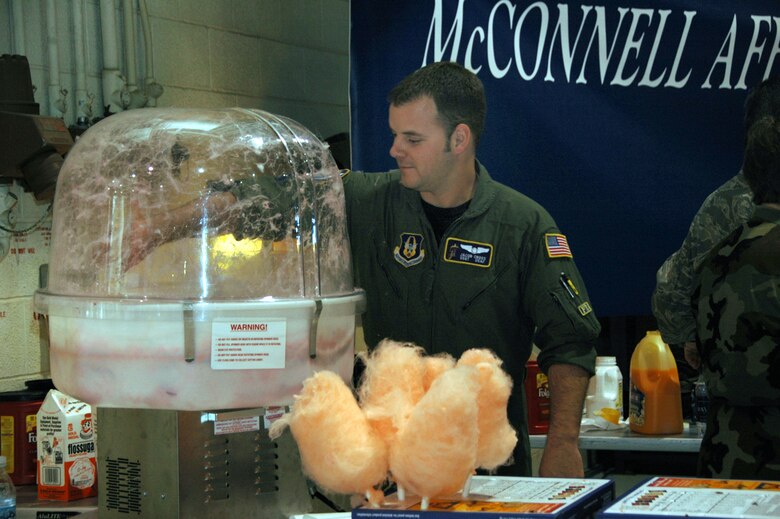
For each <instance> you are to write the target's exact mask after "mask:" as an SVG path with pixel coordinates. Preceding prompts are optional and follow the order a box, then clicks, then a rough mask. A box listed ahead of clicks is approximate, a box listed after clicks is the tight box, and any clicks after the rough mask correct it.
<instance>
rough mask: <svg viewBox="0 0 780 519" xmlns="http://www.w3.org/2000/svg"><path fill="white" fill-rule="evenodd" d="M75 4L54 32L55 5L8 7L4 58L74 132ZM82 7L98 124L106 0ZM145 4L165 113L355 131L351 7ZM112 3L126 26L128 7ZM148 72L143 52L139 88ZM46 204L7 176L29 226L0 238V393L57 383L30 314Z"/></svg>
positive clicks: (217, 1) (61, 2) (301, 1)
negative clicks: (11, 57)
mask: <svg viewBox="0 0 780 519" xmlns="http://www.w3.org/2000/svg"><path fill="white" fill-rule="evenodd" d="M78 1H82V0H67V1H66V0H58V1H56V2H52V4H53V8H54V12H55V14H56V16H55V18H56V20H55V26H56V29H55V31H54V33H53V34H52V32H51V31H49V30H47V19H48V17H49V14H48V13H50V12H51V11H47V7H50V6H51V5H52V4H49V3H48V2H47V1H46V0H24V1H13V0H0V54H23V55H25V56H27V58H28V60H29V62H30V68H31V75H32V80H33V84H34V85H35V87H36V88H37V90H36V93H35V101H36V102H37V103H39V104H40V106H41V114H42V115H53V116H57V117H63V118H64V119H65V122H66V123H67V124H68V125H72V124H74V122H75V120H76V114H77V112H78V110H79V109H78V106H77V100H76V96H75V95H74V93H75V92H76V72H75V67H76V50H75V49H76V48H77V47H78V46H77V43H76V42H77V41H78V40H77V39H76V38H75V36H74V14H73V7H74V2H78ZM103 4H104V5H105V3H103ZM82 5H83V8H84V17H83V28H84V29H83V31H82V32H83V34H84V41H85V47H84V48H85V52H84V54H83V55H84V59H85V63H86V69H87V77H86V80H87V81H86V83H87V87H86V90H87V92H88V94H90V95H92V96H93V103H92V115H93V116H94V117H97V116H99V115H101V114H102V109H101V107H102V106H104V104H106V103H105V102H104V99H103V95H102V87H101V79H102V68H103V59H102V44H101V16H100V5H101V3H100V2H98V1H96V0H83V3H82ZM147 6H148V12H149V20H150V27H151V35H152V49H153V63H154V71H153V72H154V78H155V79H156V81H157V82H158V83H159V84H160V85H162V87H163V89H164V91H163V94H162V96H161V97H159V99H157V106H178V107H212V108H217V107H226V106H241V107H248V108H261V109H263V110H267V111H269V112H272V113H276V114H281V115H285V116H288V117H291V118H293V119H295V120H297V121H299V122H300V123H302V124H303V125H304V126H306V127H307V128H309V129H310V130H312V131H313V132H314V133H315V134H317V135H318V136H320V137H321V138H323V139H324V138H326V137H328V136H330V135H333V134H336V133H339V132H346V131H349V108H348V83H349V1H348V0H147ZM115 7H116V11H117V14H118V16H120V18H121V3H117V4H116V6H115ZM18 8H21V9H22V13H21V15H20V13H18V12H17V11H15V10H16V9H18ZM118 30H121V25H120V26H119V29H118ZM20 36H21V37H20ZM50 37H53V38H54V39H55V40H56V43H57V45H56V55H57V56H58V61H59V74H58V75H57V76H58V77H57V78H54V80H55V81H56V80H59V82H60V85H59V86H60V87H61V88H60V90H61V89H66V90H68V92H69V94H68V95H67V96H66V97H65V98H64V104H65V106H67V108H66V110H65V112H64V113H62V112H61V111H57V110H56V109H54V108H52V106H53V103H52V101H54V100H56V99H54V98H55V97H56V95H57V94H56V93H57V92H58V90H53V89H52V88H50V84H51V83H52V77H51V74H50V73H51V70H52V69H51V66H50V48H49V41H50V40H49V38H50ZM119 40H120V41H121V38H120V39H119ZM121 45H122V43H120V46H121ZM20 47H21V48H20ZM139 47H140V44H139ZM123 50H126V49H123ZM144 67H145V62H144V60H143V49H142V48H139V67H138V70H140V71H141V77H140V78H139V79H140V81H139V83H141V84H143V83H142V82H143V80H144V77H143V71H144ZM126 72H127V71H126V70H124V71H123V73H125V74H126ZM82 109H83V107H82ZM9 192H10V193H11V194H10V195H9V194H8V193H9ZM4 201H6V202H4ZM4 204H5V205H4ZM8 207H10V210H9V212H8V214H7V215H5V216H6V218H3V211H4V209H6V208H8ZM48 208H49V204H48V202H46V201H43V202H42V201H37V200H35V199H34V197H33V196H32V195H31V194H30V193H26V192H24V191H23V189H22V186H21V185H20V184H18V183H17V182H9V181H8V180H7V179H6V180H4V179H0V227H5V228H13V229H17V230H26V229H28V228H29V230H28V231H27V232H24V233H19V232H17V233H7V232H5V231H2V230H0V240H1V239H3V238H5V239H7V240H8V247H7V248H8V254H7V255H6V256H5V257H3V258H2V259H0V392H2V391H10V390H16V389H20V388H23V387H24V381H25V380H29V379H35V378H42V377H47V376H49V373H48V369H49V367H48V341H47V337H46V333H45V329H43V327H41V321H40V320H39V318H38V316H37V315H36V314H35V312H34V309H33V293H34V291H35V290H36V289H37V288H38V275H39V268H40V266H41V265H42V264H46V263H48V261H49V257H48V253H49V237H50V230H51V216H50V214H49V213H48ZM7 218H10V220H11V222H9V221H7ZM0 249H1V248H0Z"/></svg>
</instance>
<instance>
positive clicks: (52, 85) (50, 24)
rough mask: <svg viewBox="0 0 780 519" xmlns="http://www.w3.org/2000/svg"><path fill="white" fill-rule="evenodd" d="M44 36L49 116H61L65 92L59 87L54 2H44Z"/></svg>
mask: <svg viewBox="0 0 780 519" xmlns="http://www.w3.org/2000/svg"><path fill="white" fill-rule="evenodd" d="M46 35H47V38H48V44H47V50H48V56H49V88H48V91H49V114H50V115H56V114H57V112H60V113H61V114H62V115H63V116H64V115H65V112H66V111H67V105H66V104H65V96H67V93H68V92H67V90H64V89H63V88H62V86H61V85H60V61H59V53H58V51H57V7H56V5H55V1H54V0H47V1H46Z"/></svg>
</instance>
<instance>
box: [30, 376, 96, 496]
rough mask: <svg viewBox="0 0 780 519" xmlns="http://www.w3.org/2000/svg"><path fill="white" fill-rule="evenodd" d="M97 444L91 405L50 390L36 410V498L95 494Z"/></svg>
mask: <svg viewBox="0 0 780 519" xmlns="http://www.w3.org/2000/svg"><path fill="white" fill-rule="evenodd" d="M96 446H97V438H96V436H95V430H94V427H93V423H92V408H91V407H90V405H89V404H85V403H84V402H81V401H80V400H76V399H75V398H72V397H70V396H68V395H66V394H64V393H61V392H59V391H57V390H56V389H52V390H50V391H49V393H48V394H47V395H46V398H45V399H44V400H43V404H41V408H40V410H39V411H38V498H39V499H52V500H57V501H71V500H74V499H81V498H84V497H90V496H94V495H96V494H97V460H96V455H95V448H96Z"/></svg>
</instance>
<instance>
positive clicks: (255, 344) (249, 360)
mask: <svg viewBox="0 0 780 519" xmlns="http://www.w3.org/2000/svg"><path fill="white" fill-rule="evenodd" d="M286 347H287V321H286V320H285V319H262V320H260V319H231V320H225V321H213V322H212V324H211V369H281V368H284V357H285V349H286Z"/></svg>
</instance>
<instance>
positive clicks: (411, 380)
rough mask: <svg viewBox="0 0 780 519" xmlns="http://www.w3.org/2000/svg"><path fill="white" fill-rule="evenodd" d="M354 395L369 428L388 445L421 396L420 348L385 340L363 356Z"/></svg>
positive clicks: (422, 389)
mask: <svg viewBox="0 0 780 519" xmlns="http://www.w3.org/2000/svg"><path fill="white" fill-rule="evenodd" d="M364 360H365V364H366V369H365V371H364V372H363V380H362V381H361V383H360V388H359V389H358V394H359V396H360V405H361V407H362V408H363V411H364V412H365V414H366V417H367V418H368V420H369V422H370V423H371V425H372V426H373V427H374V429H375V430H376V431H377V432H378V433H379V434H380V436H381V437H382V439H383V440H384V441H385V443H386V444H387V445H390V444H391V443H392V442H393V441H394V439H395V436H396V434H397V433H398V431H399V430H400V428H401V427H402V426H403V424H404V423H405V422H406V420H407V419H408V418H409V415H410V414H411V412H412V409H413V408H414V406H415V404H417V402H418V401H419V400H420V399H421V398H422V396H423V394H424V393H425V388H424V387H423V377H424V374H425V362H424V360H423V349H422V348H420V347H419V346H415V345H413V344H409V343H401V342H396V341H391V340H388V339H385V340H384V341H382V342H380V343H379V345H378V346H377V347H376V348H375V349H374V351H373V352H371V354H370V355H368V356H365V355H364Z"/></svg>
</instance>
